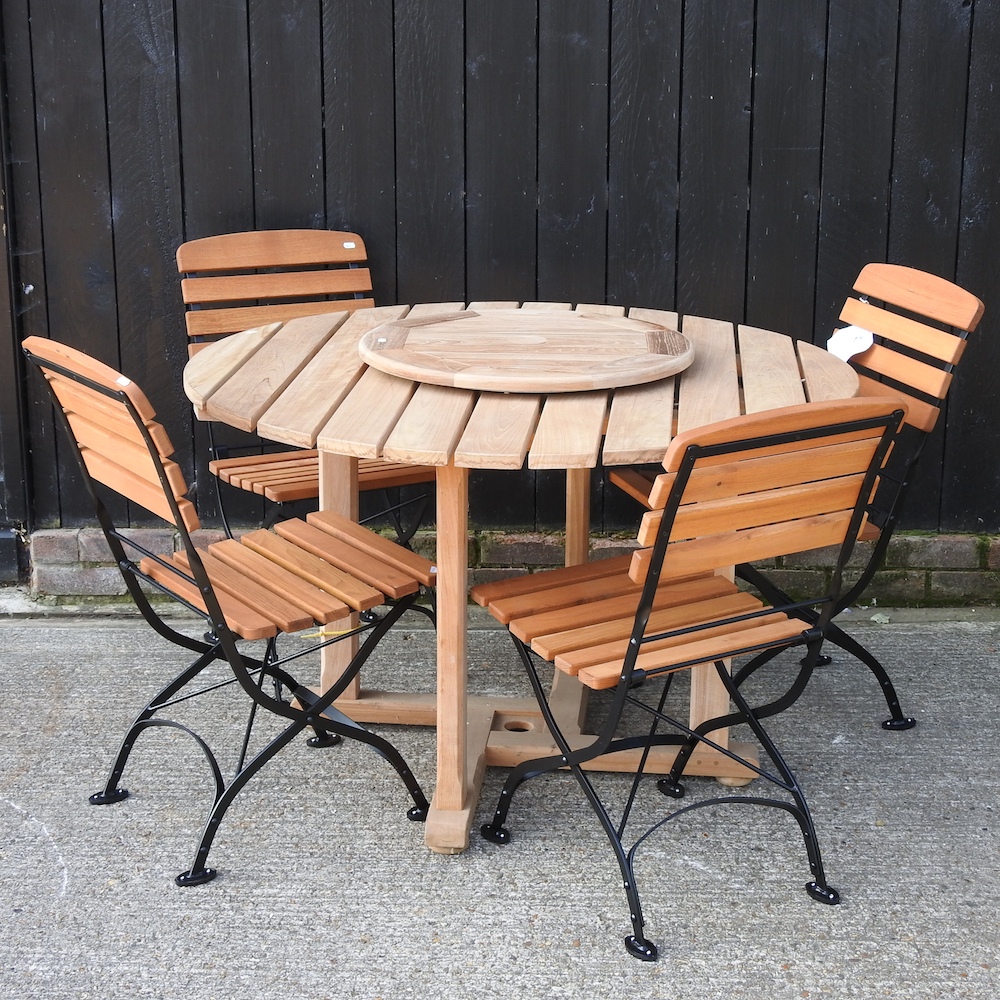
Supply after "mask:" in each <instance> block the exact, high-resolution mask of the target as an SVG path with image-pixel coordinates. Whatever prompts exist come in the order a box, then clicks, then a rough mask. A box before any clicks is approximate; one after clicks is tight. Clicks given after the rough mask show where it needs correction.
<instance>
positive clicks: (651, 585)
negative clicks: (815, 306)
mask: <svg viewBox="0 0 1000 1000" xmlns="http://www.w3.org/2000/svg"><path fill="white" fill-rule="evenodd" d="M902 415H903V414H902V412H901V411H895V412H894V413H893V414H892V415H891V417H888V418H885V419H869V420H863V421H856V422H854V423H852V424H850V425H838V430H840V431H843V430H849V429H862V428H870V427H878V426H882V427H883V428H884V435H883V438H882V441H881V444H880V446H879V448H878V449H877V451H876V453H875V455H874V457H873V459H872V461H871V463H870V465H869V467H868V470H867V475H866V480H865V484H864V486H863V487H862V489H861V492H860V494H859V495H860V496H861V497H866V496H870V495H871V489H872V486H873V485H874V484H875V482H876V480H877V476H878V472H879V469H880V467H881V465H882V463H883V460H884V457H885V454H886V451H887V449H888V448H889V446H890V443H891V441H892V437H893V435H894V434H895V433H896V432H897V430H898V427H899V423H900V420H901V419H902ZM828 433H831V429H830V428H820V429H816V430H811V431H793V432H789V433H787V434H781V435H771V436H768V437H766V438H763V437H760V438H755V439H752V440H745V441H740V442H738V443H735V444H733V443H726V444H718V445H710V446H702V445H698V444H691V445H690V446H689V447H688V448H687V449H686V451H685V454H684V456H683V459H682V462H681V465H680V467H679V469H678V471H677V474H676V481H675V484H674V486H673V488H672V490H671V493H670V496H669V498H668V500H667V503H666V506H665V509H664V514H663V518H662V521H661V523H660V527H659V531H658V533H657V536H656V541H655V544H654V546H653V550H652V556H651V559H650V566H649V570H648V575H647V578H646V581H645V583H644V586H643V590H642V593H641V596H640V598H639V603H638V607H637V610H636V615H635V623H634V626H633V629H632V635H631V639H630V642H629V647H628V652H627V654H626V656H625V660H624V663H623V666H622V673H621V678H620V680H619V682H618V685H617V687H616V688H615V690H614V694H613V699H612V703H611V705H610V706H609V708H608V711H607V715H606V718H605V721H604V723H603V725H602V727H601V729H600V732H599V734H598V736H597V738H596V739H595V740H594V742H593V743H591V744H590V745H589V746H587V747H585V748H582V749H576V750H574V749H572V747H571V746H570V744H569V742H568V740H567V739H566V737H565V735H564V734H563V732H562V730H561V728H560V726H559V723H558V721H557V719H556V717H555V715H554V714H553V711H552V709H551V707H550V706H549V704H548V701H547V697H546V694H545V690H544V686H543V684H542V681H541V679H540V677H539V673H538V670H537V668H536V666H535V662H534V661H535V654H534V653H533V652H532V650H531V648H530V646H529V645H528V644H526V643H524V642H523V641H521V640H520V639H519V638H518V637H517V636H515V635H513V634H511V639H512V640H513V642H514V645H515V648H516V649H517V652H518V654H519V657H520V659H521V662H522V664H523V665H524V668H525V671H526V673H527V676H528V679H529V681H530V683H531V686H532V690H533V692H534V694H535V698H536V700H537V701H538V704H539V707H540V709H541V711H542V714H543V717H544V719H545V722H546V725H547V726H548V729H549V732H550V733H551V734H552V736H553V739H554V740H555V743H556V745H557V747H558V749H559V753H558V754H555V755H553V756H550V757H545V758H538V759H534V760H528V761H524V762H523V763H521V764H519V765H518V766H516V767H515V768H513V769H512V770H511V773H510V775H509V776H508V778H507V781H506V783H505V784H504V787H503V790H502V791H501V793H500V798H499V802H498V804H497V808H496V811H495V813H494V816H493V818H492V820H491V821H490V822H489V823H486V824H484V825H483V826H482V828H481V833H482V835H483V837H484V838H486V839H487V840H490V841H492V842H494V843H498V844H506V843H508V842H509V840H510V833H509V831H508V829H507V828H506V827H505V825H504V824H505V822H506V819H507V814H508V811H509V809H510V806H511V803H512V800H513V796H514V793H515V792H516V790H517V789H518V788H519V787H520V786H521V785H522V784H523V783H524V782H525V781H527V780H528V779H529V778H534V777H537V776H539V775H542V774H547V773H550V772H552V771H555V770H559V769H564V768H568V769H569V770H570V771H571V772H572V774H573V776H574V778H575V779H576V781H577V782H578V784H579V785H580V787H581V789H582V790H583V793H584V795H585V797H586V799H587V801H588V802H589V803H590V806H591V807H592V808H593V810H594V812H595V814H596V815H597V818H598V820H599V822H600V824H601V827H602V829H603V830H604V833H605V835H606V836H607V839H608V841H609V843H610V845H611V848H612V850H613V852H614V854H615V857H616V859H617V862H618V866H619V869H620V871H621V875H622V880H623V887H624V890H625V895H626V898H627V900H628V904H629V910H630V914H631V922H632V934H631V935H629V936H627V937H626V938H625V946H626V949H627V950H628V952H629V954H631V955H633V956H634V957H636V958H639V959H641V960H644V961H655V960H656V959H657V957H658V949H657V947H656V945H655V944H653V942H651V941H650V940H649V939H648V938H646V936H645V934H644V930H643V928H644V919H643V914H642V907H641V902H640V897H639V890H638V888H637V885H636V877H635V857H636V852H637V851H638V849H639V847H640V846H641V845H642V844H644V843H645V841H646V840H647V839H648V838H649V837H650V836H651V835H652V834H653V833H654V832H656V831H657V830H659V829H660V828H661V827H662V826H663V825H664V824H665V823H667V822H668V821H669V820H671V819H674V818H676V817H677V816H680V815H682V814H684V813H686V812H690V811H691V810H694V809H700V808H704V807H707V806H716V805H727V804H749V805H762V806H770V807H773V808H778V809H781V810H784V811H786V812H788V813H789V814H790V815H792V816H793V817H794V818H795V820H796V821H797V823H798V824H799V828H800V830H801V833H802V837H803V841H804V844H805V848H806V854H807V857H808V862H809V868H810V872H811V874H812V879H811V881H809V882H808V883H807V884H806V891H807V892H808V894H809V895H810V897H812V898H813V899H815V900H817V901H819V902H822V903H827V904H835V903H838V902H839V901H840V896H839V893H838V892H837V890H836V889H834V888H833V887H832V886H830V885H829V884H828V882H827V879H826V874H825V871H824V868H823V862H822V857H821V853H820V848H819V843H818V840H817V837H816V831H815V827H814V825H813V821H812V816H811V814H810V811H809V807H808V804H807V802H806V799H805V796H804V794H803V792H802V789H801V787H800V785H799V783H798V781H797V779H796V777H795V775H794V774H793V773H792V770H791V768H790V767H789V766H788V764H787V763H786V761H785V759H784V757H783V756H782V755H781V753H780V751H779V750H778V748H777V747H776V746H775V744H774V742H773V741H772V740H771V738H770V736H769V735H768V734H767V732H766V731H765V729H764V727H763V726H762V725H761V721H760V720H761V719H764V718H767V717H769V716H771V715H774V714H777V713H778V712H781V711H784V710H785V709H786V708H788V707H789V706H790V705H791V704H793V703H794V702H795V701H796V700H797V699H798V697H799V696H800V695H801V693H802V691H803V690H804V689H805V687H806V685H807V684H808V682H809V679H810V677H811V675H812V672H813V670H814V668H815V666H816V664H817V661H818V659H819V656H820V652H821V648H822V644H823V641H824V638H825V637H826V635H827V632H828V629H829V627H830V623H831V618H832V616H833V614H834V613H835V610H836V608H837V607H838V606H839V597H838V594H839V590H840V586H841V577H842V573H843V568H844V566H845V564H846V563H847V560H848V558H849V557H850V554H851V551H852V549H853V548H854V545H855V540H856V538H857V534H858V530H859V529H860V527H861V524H862V519H863V516H864V515H865V513H866V508H865V505H864V504H863V503H861V502H860V501H859V503H858V505H857V506H856V508H855V511H854V514H853V517H852V519H851V522H850V526H849V527H848V529H847V533H846V537H845V538H844V541H843V543H842V544H841V545H840V549H839V554H838V558H837V560H836V563H835V568H834V571H833V574H832V578H831V583H830V588H829V592H828V593H827V594H825V595H821V596H820V597H818V598H816V599H813V600H811V601H791V600H786V601H783V602H779V603H776V604H774V606H772V607H767V608H764V609H763V610H761V611H756V612H752V613H749V614H743V615H739V616H735V617H732V618H728V619H725V621H724V622H721V623H720V622H719V621H713V622H711V623H709V624H708V625H695V626H692V627H688V628H681V629H677V630H673V631H668V632H658V633H656V634H649V635H647V634H646V623H647V621H648V619H649V616H650V613H651V611H652V607H653V599H654V597H655V594H656V588H657V583H658V581H659V579H660V576H661V572H662V569H663V565H664V561H665V558H666V556H667V550H668V543H669V541H670V533H671V529H672V525H673V520H674V517H675V515H676V513H677V511H678V509H679V507H680V505H681V502H682V499H683V496H684V490H685V487H686V485H687V481H688V479H689V477H690V475H691V473H692V471H693V470H694V468H695V466H696V464H697V463H698V461H699V460H701V459H704V458H710V457H713V456H719V455H726V454H733V455H735V454H738V453H739V452H743V451H749V450H752V449H754V448H759V447H761V446H763V445H770V444H775V445H777V444H781V443H782V442H783V441H803V440H807V439H810V438H815V437H820V436H822V435H824V434H828ZM809 609H815V611H814V613H812V614H810V615H809V621H808V622H804V625H806V627H804V628H803V630H802V632H801V634H799V635H798V636H795V637H793V638H790V639H786V640H783V641H781V642H780V643H777V644H773V645H772V644H767V645H765V646H750V647H743V648H734V649H732V650H729V651H728V653H727V655H731V656H732V657H733V658H736V657H741V656H746V655H750V656H751V657H752V658H751V659H750V660H749V662H748V663H747V665H746V666H745V667H744V668H743V671H742V673H743V674H745V675H749V674H751V673H753V672H754V671H755V670H756V669H757V668H758V667H760V666H762V665H763V664H764V663H766V662H768V661H769V660H771V659H772V658H773V657H774V656H775V655H776V653H779V652H781V651H783V650H786V649H790V648H793V647H795V646H805V648H806V654H805V657H804V659H802V661H801V663H800V665H799V669H798V672H797V674H796V677H795V679H794V681H793V682H792V684H791V685H790V686H789V687H788V689H787V691H786V692H785V694H784V695H782V696H781V697H780V698H777V699H774V700H773V701H771V702H769V703H768V704H766V705H762V706H757V707H751V706H750V705H749V704H748V702H747V701H746V699H745V698H744V696H743V694H742V692H741V690H740V685H739V683H738V680H737V678H738V677H739V676H740V675H737V676H736V677H733V676H731V675H730V673H729V670H728V669H727V666H726V663H725V662H724V660H722V659H720V660H716V661H714V666H715V669H716V671H717V673H718V676H719V678H720V680H721V681H722V683H723V684H724V685H725V687H726V689H727V691H728V692H729V695H730V697H731V699H732V702H733V704H734V705H735V709H736V710H735V711H734V712H731V713H729V714H727V715H725V716H720V717H718V718H714V719H711V720H708V721H706V722H704V723H702V724H701V725H699V726H698V727H697V729H693V730H692V729H691V728H690V727H688V726H687V725H685V723H683V722H682V721H680V720H678V719H676V718H674V717H672V716H670V715H668V714H666V712H665V711H664V708H665V704H666V698H667V694H668V693H669V689H670V682H671V680H672V678H673V676H674V674H675V673H676V672H678V671H679V670H682V669H685V668H686V667H689V666H693V665H695V664H696V663H699V662H703V661H701V660H692V661H689V662H685V663H681V664H676V665H673V666H671V667H669V668H666V669H664V670H662V671H642V670H640V669H636V667H635V663H636V659H637V658H638V656H639V654H640V652H641V651H642V647H643V646H644V645H647V644H649V643H651V642H654V641H657V640H661V639H665V638H667V637H669V636H681V635H687V634H696V633H697V632H699V631H701V630H702V629H705V628H708V627H711V626H716V625H719V624H728V623H736V622H743V621H752V620H753V619H754V618H759V617H761V616H763V615H770V614H773V613H774V612H775V611H779V612H784V613H786V614H788V615H789V616H793V615H796V614H799V615H805V613H806V612H807V610H809ZM654 679H658V680H660V681H662V684H663V687H662V690H661V691H660V694H659V698H658V700H657V701H656V704H655V707H654V706H653V705H651V704H650V702H648V701H646V700H644V699H641V698H639V697H637V696H636V694H635V693H634V692H635V690H636V689H638V688H640V687H641V686H643V685H644V684H645V683H646V682H648V681H651V680H654ZM628 706H631V707H632V708H634V709H637V710H639V711H640V712H641V713H644V714H645V715H646V716H647V717H651V718H652V722H651V724H650V728H649V731H648V733H641V734H635V735H630V736H616V733H617V731H618V728H619V724H620V722H621V720H622V715H623V713H624V711H625V709H626V707H628ZM739 722H742V723H746V724H747V725H748V726H749V727H750V729H751V731H752V732H753V733H754V735H755V736H756V737H757V739H758V740H759V741H760V743H761V745H762V747H763V748H764V751H765V753H766V755H767V757H768V758H769V759H770V761H771V765H772V770H766V769H764V768H763V767H760V766H757V765H756V764H754V763H753V762H751V761H748V760H746V759H744V758H742V757H740V756H738V755H737V754H735V753H733V752H732V751H731V750H730V749H728V748H727V747H724V746H721V745H720V744H718V743H716V742H715V741H713V740H712V739H711V738H710V737H709V734H710V733H712V732H714V731H716V730H718V729H720V728H723V727H726V726H731V725H733V724H736V723H739ZM661 724H662V725H666V726H669V727H670V728H671V729H672V730H675V731H676V732H671V733H666V732H664V733H660V732H658V731H657V730H658V729H659V727H660V726H661ZM699 744H703V745H706V746H708V747H710V748H712V749H713V750H715V751H717V752H719V753H721V754H723V755H725V756H726V757H728V758H729V759H731V760H734V761H737V762H739V763H740V764H742V765H744V766H745V767H747V768H748V769H749V770H750V771H752V772H754V774H756V775H757V776H758V777H760V778H763V779H765V781H767V782H768V783H770V785H772V786H774V787H775V788H776V789H778V790H779V791H781V792H784V793H786V794H787V796H788V799H778V798H768V797H762V796H749V795H742V794H728V795H723V796H713V797H710V798H707V799H704V800H701V801H698V802H696V803H692V804H691V805H687V806H684V807H682V808H680V809H676V810H673V811H670V812H668V813H667V814H666V815H665V816H663V817H662V818H660V819H658V820H657V821H656V822H655V823H654V824H653V825H652V826H650V827H648V828H647V829H646V830H645V831H644V832H642V833H641V834H640V835H639V836H638V837H637V838H636V839H635V840H634V841H633V842H632V844H631V846H630V847H626V846H625V835H626V829H627V827H628V824H629V820H630V817H631V813H632V809H633V806H634V804H635V802H636V798H637V795H638V792H639V788H640V784H641V783H642V779H643V777H644V776H645V768H646V763H647V758H648V755H649V752H650V750H651V749H652V748H653V747H658V746H678V747H679V750H678V754H677V756H676V759H675V762H674V765H673V768H672V770H671V772H670V773H669V774H668V775H666V776H664V777H662V778H660V779H658V781H657V787H658V789H659V790H660V792H661V793H663V794H664V795H665V796H669V797H672V798H678V799H679V798H681V797H683V795H684V793H685V789H684V785H683V784H682V782H681V777H682V776H683V773H684V769H685V766H686V765H687V763H688V761H689V760H690V757H691V754H692V753H693V751H694V750H695V748H696V747H697V746H698V745H699ZM636 749H641V751H642V754H641V757H640V763H639V766H638V767H637V769H636V772H635V775H634V777H633V780H632V783H631V787H630V789H629V792H628V795H627V797H626V800H625V805H624V807H623V808H622V812H621V815H620V817H619V818H618V820H617V821H616V820H615V819H614V818H613V817H612V815H611V813H610V811H609V809H608V807H607V806H606V805H605V804H604V802H603V801H602V799H601V797H600V795H599V793H598V792H597V790H596V788H595V786H594V783H593V782H592V781H591V779H590V778H589V777H588V775H587V773H586V772H585V771H584V769H583V765H585V764H587V763H588V762H590V761H593V760H595V759H596V758H598V757H601V756H603V755H605V754H610V753H615V752H616V751H621V750H636Z"/></svg>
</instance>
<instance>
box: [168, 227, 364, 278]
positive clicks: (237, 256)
mask: <svg viewBox="0 0 1000 1000" xmlns="http://www.w3.org/2000/svg"><path fill="white" fill-rule="evenodd" d="M367 256H368V254H367V251H366V249H365V242H364V240H363V239H362V238H361V237H360V236H359V235H358V234H357V233H351V232H346V231H339V230H328V229H270V230H256V231H253V232H245V233H222V234H220V235H217V236H205V237H203V238H201V239H197V240H189V241H188V242H187V243H182V244H181V245H180V247H178V249H177V267H178V270H180V271H181V272H191V271H204V272H213V271H232V270H237V269H240V268H256V267H276V266H284V267H294V266H309V265H314V264H353V263H361V262H363V261H364V260H366V259H367Z"/></svg>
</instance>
